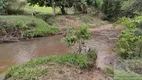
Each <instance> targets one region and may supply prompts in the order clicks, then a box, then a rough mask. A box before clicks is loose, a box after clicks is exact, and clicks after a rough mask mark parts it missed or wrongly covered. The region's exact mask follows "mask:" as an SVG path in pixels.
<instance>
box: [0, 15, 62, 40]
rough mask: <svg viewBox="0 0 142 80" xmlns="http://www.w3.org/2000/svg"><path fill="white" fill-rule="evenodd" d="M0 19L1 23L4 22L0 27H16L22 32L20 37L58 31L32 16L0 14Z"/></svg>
mask: <svg viewBox="0 0 142 80" xmlns="http://www.w3.org/2000/svg"><path fill="white" fill-rule="evenodd" d="M0 20H1V21H2V22H1V23H4V24H3V25H1V26H0V27H2V28H4V29H5V30H7V29H10V30H12V29H14V30H15V28H16V29H17V28H18V29H19V30H20V32H22V35H21V37H22V38H28V37H42V36H48V35H51V34H55V33H58V32H59V29H58V28H56V27H53V26H50V25H48V24H47V23H46V22H45V21H43V20H42V19H38V18H35V17H32V16H14V15H13V16H0ZM5 23H6V24H5Z"/></svg>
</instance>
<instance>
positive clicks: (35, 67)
mask: <svg viewBox="0 0 142 80" xmlns="http://www.w3.org/2000/svg"><path fill="white" fill-rule="evenodd" d="M94 55H96V54H94ZM94 61H95V59H94ZM48 63H58V64H63V65H76V66H77V67H79V68H82V69H84V68H88V67H89V64H90V56H88V55H86V54H84V55H83V54H66V55H63V56H49V57H45V58H39V59H35V60H32V61H29V62H27V63H25V64H21V65H16V66H13V67H11V68H9V69H8V70H7V71H5V72H4V74H3V75H4V78H5V79H6V78H9V77H10V78H11V79H12V80H36V79H37V77H39V76H42V75H44V74H46V73H48V71H47V69H43V68H41V67H40V65H42V64H48Z"/></svg>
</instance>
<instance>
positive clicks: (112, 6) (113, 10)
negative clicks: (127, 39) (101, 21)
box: [101, 0, 123, 20]
mask: <svg viewBox="0 0 142 80" xmlns="http://www.w3.org/2000/svg"><path fill="white" fill-rule="evenodd" d="M122 1H123V0H103V5H102V8H101V11H102V12H103V13H104V14H105V17H106V19H109V20H110V19H117V18H118V16H119V13H120V11H121V3H122Z"/></svg>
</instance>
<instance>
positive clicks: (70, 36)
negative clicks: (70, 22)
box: [63, 26, 90, 54]
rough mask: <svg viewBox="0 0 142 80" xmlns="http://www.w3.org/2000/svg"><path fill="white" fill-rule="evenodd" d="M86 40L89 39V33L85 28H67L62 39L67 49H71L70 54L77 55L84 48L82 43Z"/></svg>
mask: <svg viewBox="0 0 142 80" xmlns="http://www.w3.org/2000/svg"><path fill="white" fill-rule="evenodd" d="M88 39H90V32H89V31H88V27H86V26H80V27H76V28H69V29H68V31H67V34H66V36H65V37H64V38H63V40H65V42H66V43H67V45H68V47H70V48H71V49H72V52H73V53H79V54H80V53H81V52H82V48H83V47H85V43H84V41H85V40H88Z"/></svg>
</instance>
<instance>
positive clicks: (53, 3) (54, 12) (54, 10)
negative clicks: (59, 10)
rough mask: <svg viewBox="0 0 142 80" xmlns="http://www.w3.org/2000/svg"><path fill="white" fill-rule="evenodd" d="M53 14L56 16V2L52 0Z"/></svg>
mask: <svg viewBox="0 0 142 80" xmlns="http://www.w3.org/2000/svg"><path fill="white" fill-rule="evenodd" d="M52 9H53V16H56V9H55V2H54V0H52Z"/></svg>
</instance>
